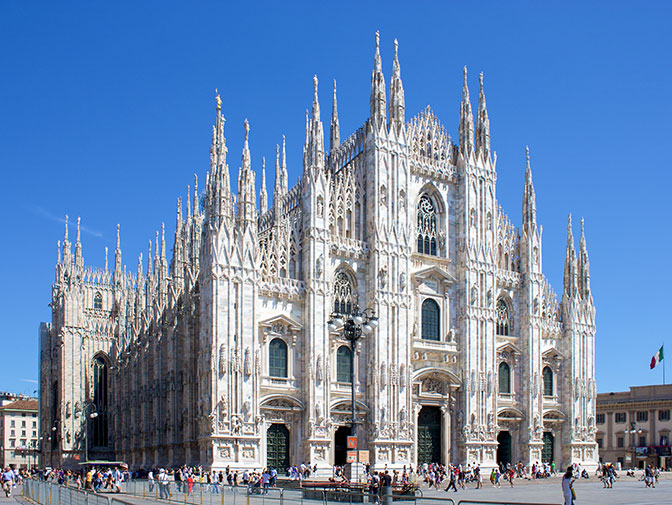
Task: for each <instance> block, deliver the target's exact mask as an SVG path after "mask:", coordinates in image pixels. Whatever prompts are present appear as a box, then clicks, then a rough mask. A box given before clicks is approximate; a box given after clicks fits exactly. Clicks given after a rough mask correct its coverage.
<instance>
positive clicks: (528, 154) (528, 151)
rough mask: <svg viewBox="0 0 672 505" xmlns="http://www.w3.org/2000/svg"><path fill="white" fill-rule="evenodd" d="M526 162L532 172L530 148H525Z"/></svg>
mask: <svg viewBox="0 0 672 505" xmlns="http://www.w3.org/2000/svg"><path fill="white" fill-rule="evenodd" d="M525 160H526V162H527V169H528V170H530V146H525ZM570 216H571V214H570Z"/></svg>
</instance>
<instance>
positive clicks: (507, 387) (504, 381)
mask: <svg viewBox="0 0 672 505" xmlns="http://www.w3.org/2000/svg"><path fill="white" fill-rule="evenodd" d="M499 392H500V393H505V394H509V393H511V368H509V364H508V363H504V362H502V363H500V364H499Z"/></svg>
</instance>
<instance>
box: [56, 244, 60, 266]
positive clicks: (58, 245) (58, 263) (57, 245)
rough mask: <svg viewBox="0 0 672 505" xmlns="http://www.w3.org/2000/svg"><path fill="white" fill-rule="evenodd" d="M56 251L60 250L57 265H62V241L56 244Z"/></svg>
mask: <svg viewBox="0 0 672 505" xmlns="http://www.w3.org/2000/svg"><path fill="white" fill-rule="evenodd" d="M56 249H58V254H57V259H56V264H57V265H60V264H61V241H60V240H58V241H57V242H56Z"/></svg>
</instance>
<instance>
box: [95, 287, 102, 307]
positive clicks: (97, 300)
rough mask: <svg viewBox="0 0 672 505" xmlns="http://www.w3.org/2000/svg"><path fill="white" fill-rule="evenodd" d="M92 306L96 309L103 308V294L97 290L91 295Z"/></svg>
mask: <svg viewBox="0 0 672 505" xmlns="http://www.w3.org/2000/svg"><path fill="white" fill-rule="evenodd" d="M93 308H94V309H98V310H102V308H103V295H101V294H100V291H97V292H96V296H94V297H93Z"/></svg>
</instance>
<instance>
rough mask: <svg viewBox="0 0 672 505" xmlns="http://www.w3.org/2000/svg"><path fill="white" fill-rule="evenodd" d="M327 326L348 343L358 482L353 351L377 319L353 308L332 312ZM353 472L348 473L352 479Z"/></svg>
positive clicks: (357, 441)
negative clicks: (339, 333) (339, 330)
mask: <svg viewBox="0 0 672 505" xmlns="http://www.w3.org/2000/svg"><path fill="white" fill-rule="evenodd" d="M327 325H328V328H329V330H330V331H337V330H338V329H339V328H341V327H342V328H343V337H344V338H345V339H346V340H347V341H349V342H350V350H351V355H350V359H351V361H350V383H351V389H352V430H351V432H352V436H353V437H355V443H356V445H355V452H356V453H357V454H356V459H355V465H356V466H355V473H354V475H355V480H356V481H357V480H359V439H358V438H357V404H356V394H355V393H356V391H355V379H356V370H355V350H356V349H357V341H358V340H359V339H360V338H361V337H362V334H364V335H368V334H370V333H372V332H373V330H374V329H375V328H376V327H377V326H378V318H377V317H376V313H375V311H374V310H373V309H372V308H370V307H369V308H367V309H364V310H363V311H361V312H360V311H359V307H357V306H355V308H354V310H353V311H352V312H350V313H349V314H342V313H339V312H334V313H332V314H331V316H330V317H329V321H327ZM352 476H353V472H350V478H351V479H352Z"/></svg>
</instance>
